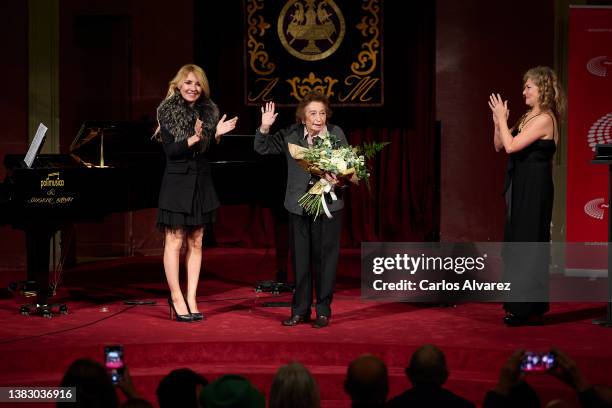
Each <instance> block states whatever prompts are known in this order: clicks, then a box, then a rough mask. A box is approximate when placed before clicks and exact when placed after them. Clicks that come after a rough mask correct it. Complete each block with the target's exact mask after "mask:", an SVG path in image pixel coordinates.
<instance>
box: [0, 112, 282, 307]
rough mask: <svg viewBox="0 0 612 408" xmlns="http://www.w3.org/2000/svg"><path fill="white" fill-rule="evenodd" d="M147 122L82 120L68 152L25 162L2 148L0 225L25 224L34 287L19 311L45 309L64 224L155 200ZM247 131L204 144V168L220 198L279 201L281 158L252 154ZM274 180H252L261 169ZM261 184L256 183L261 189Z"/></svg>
mask: <svg viewBox="0 0 612 408" xmlns="http://www.w3.org/2000/svg"><path fill="white" fill-rule="evenodd" d="M154 127H155V124H154V123H149V122H146V123H143V122H96V121H93V122H85V123H84V124H83V126H82V127H81V130H80V131H79V132H78V134H77V136H76V137H75V139H74V141H73V143H72V144H71V146H70V153H69V154H41V155H38V156H37V157H36V159H35V160H34V163H33V165H32V167H31V168H28V167H27V166H26V165H25V163H24V160H23V159H24V155H6V156H5V158H4V165H5V167H6V168H7V177H6V179H5V181H4V183H3V186H2V187H3V190H4V191H3V194H2V199H1V200H0V208H1V211H0V225H12V226H13V227H14V228H18V229H21V230H24V231H25V234H26V252H27V281H28V282H33V283H34V284H33V286H34V287H35V289H34V290H36V293H37V300H36V304H35V305H24V306H22V307H21V309H20V312H21V313H22V314H30V313H40V314H42V315H43V316H45V317H51V316H52V308H53V306H58V307H59V309H60V312H66V311H67V308H66V306H65V305H53V304H50V303H49V290H48V288H49V255H50V254H49V247H50V240H51V237H52V236H53V235H54V234H55V233H56V232H57V231H58V230H60V229H61V228H62V227H63V226H64V225H66V224H70V223H78V222H104V218H105V216H107V215H108V214H111V213H116V212H125V211H133V210H138V209H143V208H154V207H157V199H158V192H159V187H160V183H161V178H162V174H163V169H164V164H165V157H164V154H163V150H162V147H161V145H160V144H159V143H157V142H155V141H154V140H152V139H151V135H152V134H153V130H154ZM252 146H253V136H250V135H225V136H224V137H223V138H222V141H221V143H220V144H218V145H215V146H213V147H212V149H211V151H210V154H209V156H210V160H211V166H212V175H213V181H214V183H215V187H216V189H217V193H218V195H219V199H220V201H221V203H222V205H223V204H252V205H262V206H266V207H273V206H282V201H283V192H284V183H285V181H284V179H283V177H285V175H286V170H285V168H284V166H285V163H284V160H285V159H284V157H279V156H259V155H258V154H257V153H255V152H254V151H253V147H252ZM270 174H278V175H279V177H273V179H274V180H275V182H274V184H272V185H270V184H265V185H263V184H262V183H258V182H257V181H258V179H259V178H260V177H264V175H270ZM262 187H264V188H263V189H262Z"/></svg>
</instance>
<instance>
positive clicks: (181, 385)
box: [156, 368, 208, 408]
mask: <svg viewBox="0 0 612 408" xmlns="http://www.w3.org/2000/svg"><path fill="white" fill-rule="evenodd" d="M207 384H208V381H206V378H204V377H202V376H201V375H199V374H198V373H196V372H194V371H192V370H190V369H188V368H179V369H176V370H173V371H171V372H170V373H169V374H168V375H166V376H165V377H164V378H162V380H161V381H160V382H159V385H158V386H157V391H156V393H157V402H158V404H159V408H169V407H179V406H180V407H185V408H189V407H193V408H197V407H198V394H199V392H200V389H199V388H200V387H204V386H206V385H207Z"/></svg>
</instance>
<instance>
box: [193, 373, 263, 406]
mask: <svg viewBox="0 0 612 408" xmlns="http://www.w3.org/2000/svg"><path fill="white" fill-rule="evenodd" d="M200 405H201V406H202V407H203V408H265V406H266V400H265V398H264V396H263V394H262V393H261V392H259V390H257V388H255V387H254V386H253V385H252V384H251V383H250V382H249V380H247V379H246V378H244V377H241V376H239V375H224V376H221V377H219V378H217V379H216V380H215V381H213V382H211V383H210V384H208V385H207V386H206V387H204V388H203V389H202V392H201V393H200Z"/></svg>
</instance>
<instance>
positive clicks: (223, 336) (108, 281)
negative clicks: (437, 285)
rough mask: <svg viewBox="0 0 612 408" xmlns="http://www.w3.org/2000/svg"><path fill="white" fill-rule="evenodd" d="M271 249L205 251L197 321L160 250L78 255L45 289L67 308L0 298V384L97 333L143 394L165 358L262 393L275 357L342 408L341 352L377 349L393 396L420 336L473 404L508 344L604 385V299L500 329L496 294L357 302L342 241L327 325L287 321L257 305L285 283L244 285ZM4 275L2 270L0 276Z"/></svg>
mask: <svg viewBox="0 0 612 408" xmlns="http://www.w3.org/2000/svg"><path fill="white" fill-rule="evenodd" d="M273 254H274V253H273V251H266V250H244V249H240V250H238V249H221V248H220V249H209V250H206V251H205V256H204V258H205V259H204V267H205V270H204V274H203V278H202V280H201V288H200V291H199V293H200V297H199V302H200V310H201V311H203V312H204V313H205V315H206V320H205V321H204V322H200V323H192V324H184V323H177V322H173V321H170V320H169V319H168V306H167V304H166V300H165V298H166V296H167V291H166V287H165V283H164V277H163V270H162V267H161V259H160V258H159V257H134V258H124V259H118V260H113V261H104V262H98V263H90V264H83V265H81V266H79V267H77V268H74V269H72V270H69V271H65V272H64V276H63V280H62V286H61V289H60V291H59V294H58V297H57V298H58V300H63V301H65V302H66V303H67V304H68V307H69V314H68V315H67V316H61V315H60V316H56V317H54V318H53V319H44V318H41V317H38V316H29V317H24V316H20V315H19V314H18V313H17V308H18V306H19V304H21V303H23V302H24V301H25V300H24V299H22V298H12V297H9V298H4V299H0V316H1V317H2V325H1V326H0V353H1V355H2V356H3V363H2V367H3V370H1V371H0V386H6V385H57V384H58V383H59V381H60V379H61V376H62V374H63V371H64V370H65V369H66V367H67V366H68V364H69V363H70V362H71V361H72V360H74V359H75V358H78V357H91V358H94V359H97V360H99V361H101V360H102V350H103V346H104V345H106V344H123V345H124V346H125V359H126V362H127V364H128V366H129V369H130V372H131V374H132V377H133V379H134V383H135V385H136V388H137V389H138V390H139V391H140V392H141V393H142V394H143V395H144V396H145V397H146V398H148V399H149V400H151V401H155V396H154V393H155V387H156V385H157V383H158V381H159V379H160V378H161V377H163V376H164V375H165V374H167V373H168V372H169V371H170V370H172V369H174V368H178V367H189V368H192V369H194V370H196V371H198V372H200V373H201V374H203V375H205V376H206V377H207V378H208V379H209V380H212V379H214V378H215V377H217V376H219V375H221V374H224V373H239V374H244V375H246V376H247V377H248V378H250V379H251V380H252V381H253V382H254V383H255V384H256V385H257V386H258V387H259V388H260V389H261V390H262V391H264V392H265V393H267V392H268V391H269V387H270V383H271V379H272V376H273V375H274V373H275V371H276V370H277V369H278V367H279V366H280V365H282V364H285V363H287V362H289V361H292V360H297V361H300V362H302V363H303V364H304V365H305V366H306V367H308V368H309V369H310V370H311V371H312V372H313V374H314V375H315V377H316V378H317V380H318V382H319V386H320V387H321V394H322V399H323V406H324V407H348V406H350V404H349V401H348V400H347V397H346V395H345V394H344V392H343V390H342V382H343V379H344V374H345V371H346V366H347V364H348V362H349V361H350V360H351V359H353V358H355V357H356V356H358V355H359V354H361V353H365V352H370V353H374V354H376V355H378V356H380V357H381V358H382V359H383V360H384V361H385V362H386V363H387V365H388V367H389V371H390V381H391V391H390V396H394V395H396V394H398V393H399V392H401V391H402V390H403V389H404V388H406V387H408V381H407V379H406V378H405V376H404V374H403V368H404V367H405V365H406V363H407V361H408V359H409V357H410V355H411V353H412V352H413V351H414V350H415V349H416V348H417V347H418V346H420V345H422V344H425V343H433V344H436V345H437V346H439V347H440V348H441V349H442V350H443V351H444V352H445V353H446V357H447V361H448V365H449V368H450V371H451V375H450V379H449V382H448V383H447V386H448V388H450V389H451V390H453V391H455V392H457V393H459V394H460V395H462V396H464V397H466V398H469V399H471V400H473V401H475V402H476V403H477V404H480V403H481V402H482V399H483V397H484V394H485V392H486V390H487V389H488V388H490V387H491V386H493V384H494V383H495V381H496V379H497V374H498V371H499V368H500V367H501V366H502V364H503V363H504V362H505V360H506V359H507V357H508V356H509V355H510V354H511V352H512V351H514V350H515V349H518V348H524V349H528V350H534V351H545V350H548V349H550V348H551V347H558V348H559V349H561V350H563V351H565V352H566V353H567V354H569V355H570V357H572V358H573V359H575V360H576V361H577V362H578V365H579V367H580V368H581V369H582V370H583V371H584V372H585V373H586V375H587V378H588V379H589V380H590V381H591V382H593V383H605V382H608V383H609V379H610V377H611V376H610V373H611V372H612V368H611V367H612V347H610V345H612V330H610V329H605V328H601V327H598V326H595V325H593V324H592V323H591V319H593V318H595V317H599V316H600V315H602V314H603V313H604V312H605V305H603V304H575V303H574V304H553V305H552V307H551V312H550V313H549V314H548V320H547V324H546V325H545V326H543V327H518V328H508V327H504V325H503V324H502V323H501V317H502V310H501V306H500V305H499V304H486V303H480V304H477V303H471V304H461V305H457V306H456V307H433V306H425V305H415V304H399V303H377V302H366V301H362V300H360V297H359V280H358V276H359V252H358V251H343V253H342V256H341V265H340V270H339V279H338V280H339V282H338V288H337V291H336V297H335V299H334V307H333V312H334V315H333V317H332V321H331V325H330V326H329V327H328V328H326V329H322V330H315V329H312V328H311V327H310V326H307V325H302V326H298V327H289V328H288V327H282V326H281V325H280V320H282V319H283V318H285V317H287V316H288V315H289V309H288V308H286V307H266V306H265V303H266V302H270V301H288V300H289V299H290V297H289V295H282V296H279V297H273V296H271V295H270V294H268V293H256V292H255V291H254V290H253V285H254V283H255V282H256V281H258V280H264V279H272V278H273V275H274V274H273V270H274V268H273V266H274V259H273ZM17 278H20V277H19V276H6V275H4V276H3V279H5V281H4V282H0V283H1V284H2V285H6V284H8V282H9V281H10V280H11V279H17ZM129 299H140V300H143V299H147V300H148V299H152V300H156V301H157V305H155V306H126V305H124V304H123V300H129ZM529 382H530V383H531V384H532V385H534V386H535V387H536V388H537V390H538V392H539V393H540V395H541V397H542V400H543V402H547V401H548V400H550V399H552V398H553V397H558V396H563V397H566V398H572V393H571V391H570V390H569V389H568V388H567V387H566V386H564V385H563V384H561V383H560V382H558V381H557V380H556V379H553V378H551V377H549V376H546V375H542V374H539V375H535V374H534V375H530V378H529ZM3 406H4V405H3ZM7 406H8V405H7ZM19 406H21V407H26V406H28V405H24V404H19ZM32 406H44V405H43V404H38V405H32ZM47 406H51V405H49V404H48V405H47Z"/></svg>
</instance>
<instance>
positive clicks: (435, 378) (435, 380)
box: [406, 344, 448, 387]
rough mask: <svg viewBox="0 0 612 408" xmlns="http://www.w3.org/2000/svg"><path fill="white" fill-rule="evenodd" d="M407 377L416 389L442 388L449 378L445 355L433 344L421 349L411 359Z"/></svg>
mask: <svg viewBox="0 0 612 408" xmlns="http://www.w3.org/2000/svg"><path fill="white" fill-rule="evenodd" d="M406 375H407V376H408V378H409V379H410V382H411V383H412V385H413V386H414V387H441V386H442V385H444V383H445V382H446V379H447V378H448V368H447V367H446V358H445V357H444V353H442V350H440V349H439V348H437V347H436V346H434V345H431V344H426V345H424V346H421V347H419V348H418V349H417V350H416V351H415V352H414V354H412V357H411V358H410V363H409V364H408V367H407V368H406Z"/></svg>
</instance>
